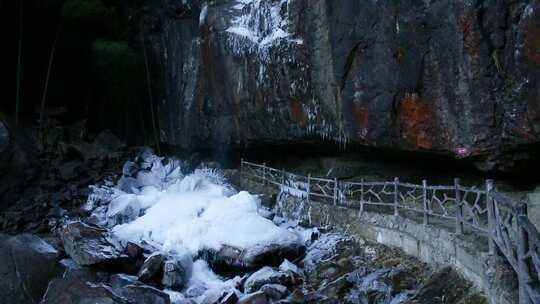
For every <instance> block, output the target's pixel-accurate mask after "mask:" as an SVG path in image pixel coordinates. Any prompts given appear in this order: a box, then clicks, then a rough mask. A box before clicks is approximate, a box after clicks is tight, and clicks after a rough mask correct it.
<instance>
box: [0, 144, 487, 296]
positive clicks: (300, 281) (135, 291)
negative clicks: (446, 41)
mask: <svg viewBox="0 0 540 304" xmlns="http://www.w3.org/2000/svg"><path fill="white" fill-rule="evenodd" d="M192 167H193V166H191V165H189V164H188V163H187V162H182V161H178V160H173V159H164V158H160V157H157V156H155V155H153V154H152V153H150V152H149V151H148V150H146V151H145V152H143V153H142V154H140V155H139V156H137V157H136V158H135V159H133V161H128V162H126V163H125V164H124V165H123V168H122V170H121V171H122V173H121V174H118V175H117V176H116V177H111V178H108V179H105V180H102V181H100V182H98V183H97V184H96V185H94V186H93V187H92V188H91V191H90V192H89V195H88V198H87V200H86V201H85V202H84V203H82V204H81V205H80V206H79V208H78V209H79V212H65V214H64V215H63V216H61V217H59V218H55V220H54V221H50V222H49V227H50V229H49V230H48V231H46V232H41V231H40V232H41V233H38V234H36V233H34V234H30V233H22V234H17V235H14V236H8V235H1V237H0V242H1V245H0V259H1V260H2V263H1V264H2V271H1V277H0V287H1V288H0V296H2V298H3V299H8V302H7V303H43V304H48V303H61V304H63V303H208V304H210V303H362V304H364V303H380V304H382V303H385V304H398V303H447V304H450V303H485V300H484V299H483V298H482V296H481V295H479V294H478V293H477V292H476V290H475V289H474V288H473V287H472V286H471V285H470V284H469V283H467V282H466V281H464V280H463V279H462V278H461V277H460V276H459V274H457V273H456V272H455V271H453V270H452V269H451V268H449V267H447V268H442V269H439V268H437V269H435V268H432V267H429V266H428V265H425V264H423V263H421V262H419V261H418V260H416V259H414V258H412V257H408V256H406V255H405V254H404V253H402V252H400V251H398V250H393V249H390V248H387V247H384V246H381V245H378V244H373V243H370V242H367V241H365V240H362V239H358V238H353V237H351V236H347V235H345V234H342V233H337V232H333V231H332V230H331V229H330V228H328V227H302V226H300V225H299V224H298V222H296V221H294V220H291V219H284V218H281V217H279V216H276V215H275V214H274V213H273V212H272V210H269V209H266V208H264V207H262V206H261V202H260V198H259V196H257V195H252V194H249V193H247V192H242V191H241V192H238V191H237V190H236V189H235V187H233V186H232V185H231V184H230V183H229V181H228V179H226V178H225V177H224V174H223V171H218V170H215V169H208V168H204V166H202V167H200V168H198V169H195V170H194V169H193V168H192ZM225 173H226V174H228V175H231V173H234V171H233V172H231V171H228V172H225Z"/></svg>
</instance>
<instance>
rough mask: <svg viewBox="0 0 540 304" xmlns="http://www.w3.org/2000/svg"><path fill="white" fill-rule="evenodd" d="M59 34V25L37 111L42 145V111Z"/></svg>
mask: <svg viewBox="0 0 540 304" xmlns="http://www.w3.org/2000/svg"><path fill="white" fill-rule="evenodd" d="M59 36H60V26H59V27H58V29H57V30H56V36H55V37H54V41H53V44H52V47H51V54H50V55H49V64H48V65H47V75H46V76H45V86H44V88H43V96H41V106H40V111H39V132H40V133H41V140H42V146H43V147H44V145H45V136H44V124H43V120H44V112H45V102H46V100H47V92H48V90H49V80H50V78H51V70H52V64H53V61H54V54H55V52H56V45H57V43H58V37H59Z"/></svg>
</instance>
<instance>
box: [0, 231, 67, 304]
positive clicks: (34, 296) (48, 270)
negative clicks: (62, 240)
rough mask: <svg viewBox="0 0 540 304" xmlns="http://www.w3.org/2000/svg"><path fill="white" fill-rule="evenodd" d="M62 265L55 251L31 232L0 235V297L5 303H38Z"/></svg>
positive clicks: (60, 271) (61, 271)
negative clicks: (12, 235) (9, 235)
mask: <svg viewBox="0 0 540 304" xmlns="http://www.w3.org/2000/svg"><path fill="white" fill-rule="evenodd" d="M64 270H65V267H64V266H63V265H62V264H60V263H59V262H58V251H56V250H55V249H54V248H53V247H52V246H51V245H49V244H48V243H47V242H45V241H44V240H42V239H40V238H39V237H37V236H35V235H30V234H22V235H18V236H14V237H8V236H6V235H3V234H2V235H0V298H1V299H2V303H5V304H24V303H38V302H39V301H40V300H41V298H42V297H43V294H44V293H45V291H46V290H47V286H48V284H49V282H50V281H51V280H53V279H55V278H59V277H61V276H62V274H63V273H64Z"/></svg>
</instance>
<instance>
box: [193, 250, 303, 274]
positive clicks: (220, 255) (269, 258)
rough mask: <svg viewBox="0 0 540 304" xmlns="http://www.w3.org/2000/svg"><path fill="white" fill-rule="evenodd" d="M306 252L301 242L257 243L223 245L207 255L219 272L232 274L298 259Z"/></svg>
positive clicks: (205, 254)
mask: <svg viewBox="0 0 540 304" xmlns="http://www.w3.org/2000/svg"><path fill="white" fill-rule="evenodd" d="M304 253H305V246H303V245H302V244H301V243H300V242H290V243H271V244H264V245H255V246H252V247H248V248H245V249H240V248H236V247H232V246H226V245H224V246H222V247H221V248H220V249H219V250H208V251H206V252H205V253H204V254H203V256H205V257H206V259H207V260H208V262H209V263H210V265H211V267H212V269H213V270H214V271H216V272H217V273H220V274H224V275H230V274H236V273H245V272H248V271H250V270H251V271H252V270H256V269H258V268H260V267H263V266H276V267H277V266H279V265H280V264H281V263H282V262H283V261H284V260H286V259H292V260H294V259H296V258H298V257H301V256H302V255H303V254H304Z"/></svg>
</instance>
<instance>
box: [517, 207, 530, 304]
mask: <svg viewBox="0 0 540 304" xmlns="http://www.w3.org/2000/svg"><path fill="white" fill-rule="evenodd" d="M521 216H527V204H524V203H522V204H521V206H520V208H519V210H518V215H517V218H516V227H517V232H518V233H517V234H518V242H517V247H518V248H517V264H518V282H519V283H518V284H519V304H529V303H531V302H530V301H529V296H528V293H527V285H528V284H529V283H530V279H531V276H530V269H529V266H528V265H527V262H526V261H525V256H526V254H527V252H528V251H529V238H528V235H527V230H525V229H524V228H523V227H521V225H519V223H518V218H519V217H521Z"/></svg>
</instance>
